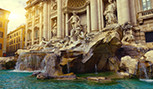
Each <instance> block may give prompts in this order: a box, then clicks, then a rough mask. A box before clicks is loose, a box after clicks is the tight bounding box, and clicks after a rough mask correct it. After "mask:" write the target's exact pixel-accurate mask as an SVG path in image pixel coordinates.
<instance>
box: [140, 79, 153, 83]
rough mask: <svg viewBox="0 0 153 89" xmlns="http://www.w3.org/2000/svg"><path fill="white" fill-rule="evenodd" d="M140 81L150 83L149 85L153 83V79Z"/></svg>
mask: <svg viewBox="0 0 153 89" xmlns="http://www.w3.org/2000/svg"><path fill="white" fill-rule="evenodd" d="M139 80H140V81H143V82H149V83H152V82H153V79H139Z"/></svg>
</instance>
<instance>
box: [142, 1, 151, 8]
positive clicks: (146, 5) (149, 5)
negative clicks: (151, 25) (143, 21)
mask: <svg viewBox="0 0 153 89" xmlns="http://www.w3.org/2000/svg"><path fill="white" fill-rule="evenodd" d="M142 6H143V10H144V11H145V10H149V9H151V1H150V0H142Z"/></svg>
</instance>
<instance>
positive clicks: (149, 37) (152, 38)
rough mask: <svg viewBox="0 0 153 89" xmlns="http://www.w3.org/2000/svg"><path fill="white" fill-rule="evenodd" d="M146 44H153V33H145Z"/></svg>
mask: <svg viewBox="0 0 153 89" xmlns="http://www.w3.org/2000/svg"><path fill="white" fill-rule="evenodd" d="M145 38H146V42H153V32H146V33H145Z"/></svg>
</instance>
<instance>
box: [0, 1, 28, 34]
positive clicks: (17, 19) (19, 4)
mask: <svg viewBox="0 0 153 89" xmlns="http://www.w3.org/2000/svg"><path fill="white" fill-rule="evenodd" d="M26 1H27V0H0V8H2V9H5V10H8V11H10V12H11V14H10V16H9V24H8V32H7V33H9V32H10V31H13V30H15V29H16V28H17V27H19V26H20V25H23V24H25V23H26V20H25V13H26V10H25V9H24V8H25V7H26Z"/></svg>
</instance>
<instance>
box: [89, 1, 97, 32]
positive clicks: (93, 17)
mask: <svg viewBox="0 0 153 89" xmlns="http://www.w3.org/2000/svg"><path fill="white" fill-rule="evenodd" d="M90 6H91V30H92V31H97V30H98V14H97V13H98V11H97V0H90Z"/></svg>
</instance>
